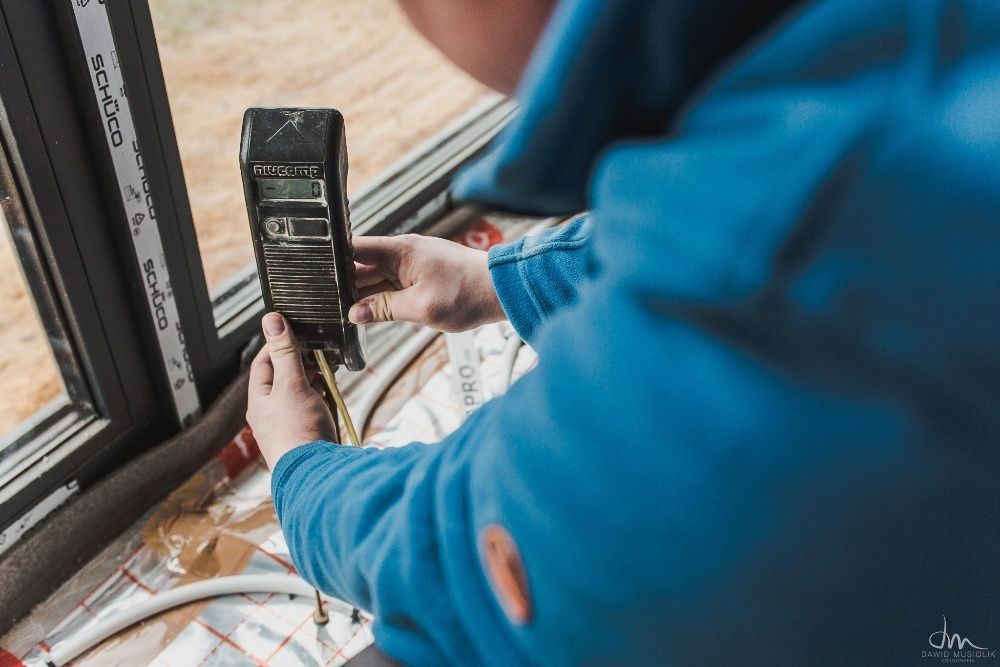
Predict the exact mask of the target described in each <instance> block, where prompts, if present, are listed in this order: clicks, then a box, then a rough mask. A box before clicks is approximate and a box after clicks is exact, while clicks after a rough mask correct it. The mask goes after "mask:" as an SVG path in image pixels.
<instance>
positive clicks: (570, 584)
mask: <svg viewBox="0 0 1000 667" xmlns="http://www.w3.org/2000/svg"><path fill="white" fill-rule="evenodd" d="M551 4H552V3H550V2H544V1H542V0H538V1H533V0H508V1H507V2H504V1H502V0H493V1H488V2H487V1H484V2H473V1H472V0H468V1H460V0H455V1H454V2H444V3H441V2H417V1H416V0H412V1H407V2H405V3H404V8H405V9H407V11H408V12H409V13H410V15H411V17H412V18H413V20H414V23H415V24H416V25H417V26H418V28H420V29H421V31H422V32H424V33H425V34H426V35H427V36H428V37H429V38H430V39H431V40H432V41H434V42H435V43H437V44H439V45H441V46H442V48H443V50H444V52H445V53H446V54H448V55H450V56H451V57H453V58H454V59H455V60H456V61H457V62H459V64H462V65H463V66H465V67H466V68H467V69H468V70H469V71H470V72H472V73H473V74H476V75H477V76H479V77H480V78H481V79H482V80H484V81H486V82H488V83H491V84H492V85H494V86H496V87H497V88H499V89H505V88H512V87H513V86H515V85H516V86H517V91H516V96H517V99H518V100H519V102H520V105H521V106H520V111H519V114H518V116H517V118H516V119H515V120H514V121H513V122H512V123H511V125H510V126H509V127H508V128H507V129H506V130H505V131H504V133H503V134H502V136H501V137H500V138H499V140H498V141H497V142H496V144H495V145H494V146H493V148H492V150H491V151H490V152H489V153H488V154H486V155H485V156H484V157H483V158H482V159H480V160H479V161H478V163H476V164H475V165H473V166H472V167H471V168H470V169H469V170H467V171H466V172H465V173H464V174H462V175H461V177H460V178H459V179H458V181H457V183H456V184H455V189H454V191H455V194H456V196H458V197H460V198H463V199H466V200H469V201H476V202H480V203H483V204H486V205H489V206H493V207H498V208H504V209H510V210H515V211H524V212H531V213H538V214H546V215H551V214H572V213H577V212H581V211H587V214H586V218H577V219H576V220H575V221H573V222H572V223H571V224H569V225H567V226H564V227H562V228H559V229H556V230H553V231H550V232H547V233H545V234H543V235H541V236H539V237H533V238H528V239H525V240H523V241H520V242H518V243H515V244H512V245H506V246H500V247H496V248H494V249H492V250H491V251H490V252H489V254H488V255H486V254H484V253H477V252H476V251H473V250H469V249H465V248H460V247H458V246H455V245H454V244H450V243H448V242H446V241H441V240H436V239H422V238H418V237H400V238H397V239H384V238H383V239H378V238H376V239H358V245H357V255H358V256H357V259H358V261H359V262H360V263H361V264H362V266H361V267H360V270H359V285H360V286H361V289H362V292H363V294H364V299H362V301H361V302H359V303H358V304H356V306H355V307H354V308H353V309H352V311H351V317H352V319H353V320H354V321H357V322H366V321H376V320H383V319H411V320H414V321H419V322H424V323H427V324H430V325H432V326H436V327H438V328H441V329H445V330H456V329H462V328H468V327H471V326H475V325H477V324H481V323H483V322H487V321H491V320H495V319H498V318H500V317H504V316H506V317H509V318H510V320H511V322H512V323H513V324H514V326H515V327H516V329H517V331H518V332H519V333H520V335H521V336H523V337H524V338H525V339H526V340H527V341H528V342H530V343H531V345H532V346H534V347H535V348H536V350H537V352H538V355H539V359H540V362H539V364H538V367H537V369H536V370H534V371H533V372H531V373H529V374H528V375H526V376H525V377H524V378H523V379H522V380H520V381H519V382H518V383H516V384H515V385H514V386H513V387H512V388H511V390H510V391H509V392H508V393H507V394H506V395H505V396H503V397H501V398H498V399H496V400H493V401H491V402H489V403H487V404H486V405H484V406H482V407H481V408H480V409H479V410H477V411H476V412H475V413H473V414H472V415H471V416H470V417H469V419H468V420H467V422H466V423H465V424H464V425H463V426H462V427H461V428H459V429H458V430H457V431H456V432H454V433H453V434H452V435H451V436H449V437H448V438H446V439H445V440H444V441H442V442H440V443H437V444H434V445H430V446H428V445H423V444H413V445H410V446H406V447H402V448H399V449H392V450H386V451H370V450H359V449H353V448H350V447H342V446H340V445H337V444H335V443H334V442H333V440H334V438H335V432H334V430H333V427H332V423H331V418H330V415H329V413H328V412H327V410H326V407H325V405H324V403H323V401H322V399H321V398H320V396H319V395H318V394H316V393H315V392H313V391H312V389H311V388H310V386H309V384H308V382H307V380H306V376H305V374H304V371H303V368H302V365H301V361H300V358H299V356H298V354H297V353H296V348H295V344H294V337H293V335H292V332H290V331H289V330H288V327H287V326H286V325H285V323H284V320H283V319H282V318H281V317H280V316H278V315H275V314H270V315H268V316H266V317H265V319H264V323H263V324H264V329H265V333H266V336H267V339H268V345H267V346H266V347H265V350H264V351H263V352H262V353H261V355H260V356H259V357H258V359H257V360H256V361H255V363H254V366H253V371H252V378H251V387H250V400H249V411H248V419H249V421H250V424H251V426H252V427H253V430H254V433H255V434H256V437H257V440H258V442H259V443H260V446H261V449H262V451H263V453H264V455H265V457H266V458H267V460H268V462H269V463H270V465H271V466H272V468H273V482H272V485H273V486H272V489H273V493H274V503H275V509H276V511H277V514H278V518H279V520H280V522H281V526H282V528H283V530H284V532H285V535H286V537H287V540H288V545H289V549H290V551H291V554H292V556H293V558H294V561H295V564H296V566H297V567H298V568H299V570H300V571H301V573H302V575H303V576H304V577H305V578H306V579H307V580H308V581H310V582H312V583H313V584H315V585H316V586H317V587H319V588H320V589H322V590H324V591H326V592H328V593H330V594H332V595H335V596H337V597H340V598H343V599H344V600H347V601H349V602H351V603H353V604H356V605H358V606H360V607H362V608H364V609H366V610H369V611H370V612H371V613H372V614H373V615H374V618H375V623H374V633H375V641H376V643H377V645H378V646H379V647H380V648H381V649H382V650H383V651H384V652H386V653H387V654H388V655H390V656H392V657H394V658H396V659H397V660H400V661H402V662H405V663H408V664H416V665H428V664H456V665H473V664H490V665H518V664H544V665H568V664H575V665H586V664H595V665H596V664H609V663H611V664H625V665H642V664H724V665H729V664H845V663H851V664H880V665H881V664H930V663H932V662H933V663H937V662H938V661H940V660H941V659H942V658H943V657H944V658H952V659H954V658H956V657H957V658H961V659H965V658H971V659H974V660H975V659H982V660H984V661H989V660H995V656H996V652H997V647H998V645H1000V567H998V564H1000V518H998V517H1000V483H998V476H1000V454H998V452H1000V446H998V443H1000V11H997V8H996V5H994V4H993V3H991V2H981V1H977V0H967V1H959V0H955V1H945V0H913V1H909V2H908V1H904V0H883V1H881V2H871V1H870V0H817V1H815V2H808V3H805V2H803V3H793V2H779V1H774V0H772V1H765V2H755V3H746V2H737V1H736V0H698V1H695V0H615V1H613V2H612V1H611V0H562V1H561V2H559V3H558V4H556V6H555V7H554V9H552V8H551V7H550V5H551ZM550 9H551V16H550V17H549V11H550ZM546 17H548V19H547V23H546ZM449 21H453V23H452V24H450V27H449ZM543 23H545V28H544V31H541V28H540V26H541V25H542V24H543ZM463 26H464V27H463ZM532 26H539V27H538V28H536V29H534V30H533V29H532ZM540 31H541V34H540V36H539V37H538V40H537V45H535V37H536V35H538V34H539V32H540ZM505 45H506V46H505ZM529 53H530V54H531V55H530V60H529V59H528V54H529ZM525 62H527V63H528V64H527V66H526V69H524V73H523V75H522V73H521V72H522V69H523V67H524V63H525ZM945 639H947V641H944V640H945ZM949 650H952V651H960V652H968V654H963V655H961V656H949V655H944V656H942V655H941V652H942V651H944V652H945V653H948V652H949ZM935 651H937V653H935ZM977 651H978V652H979V654H976V655H973V654H975V653H976V652H977ZM991 652H992V653H991Z"/></svg>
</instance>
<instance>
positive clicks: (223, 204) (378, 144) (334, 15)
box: [0, 0, 489, 434]
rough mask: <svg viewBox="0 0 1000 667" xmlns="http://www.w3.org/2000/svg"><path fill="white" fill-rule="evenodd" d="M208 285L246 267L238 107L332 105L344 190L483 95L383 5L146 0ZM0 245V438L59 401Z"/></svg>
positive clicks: (40, 338)
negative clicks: (346, 156)
mask: <svg viewBox="0 0 1000 667" xmlns="http://www.w3.org/2000/svg"><path fill="white" fill-rule="evenodd" d="M150 8H151V11H152V14H153V20H154V24H155V27H156V35H157V45H158V48H159V51H160V58H161V61H162V64H163V71H164V78H165V80H166V84H167V92H168V95H169V98H170V106H171V112H172V114H173V122H174V128H175V131H176V134H177V140H178V145H179V149H180V154H181V162H182V164H183V168H184V175H185V180H186V182H187V186H188V193H189V199H190V203H191V209H192V214H193V217H194V222H195V227H196V230H197V234H198V243H199V246H200V248H201V253H202V260H203V262H204V265H205V274H206V279H207V281H208V285H209V289H212V288H213V287H215V286H217V285H218V284H219V283H220V282H221V281H222V280H224V279H225V278H226V277H228V276H229V275H232V273H233V272H235V271H236V270H238V269H240V268H242V267H243V266H245V265H246V264H247V263H248V262H249V261H250V260H251V259H252V256H253V254H252V249H251V246H250V239H249V236H248V231H247V223H246V210H245V207H244V203H243V191H242V183H241V180H240V173H239V164H238V160H237V157H238V150H239V136H240V125H241V120H242V116H243V111H244V110H245V109H246V108H247V107H249V106H329V107H335V108H337V109H339V110H340V111H341V112H342V113H343V114H344V116H345V118H346V121H347V142H348V149H349V153H350V175H349V184H350V190H351V191H352V192H356V191H357V190H358V189H359V186H362V185H364V184H365V183H366V182H369V181H370V180H371V179H372V178H373V177H374V176H375V175H377V174H378V173H379V172H380V171H382V170H384V169H385V168H387V167H388V166H390V165H391V164H392V163H393V162H395V161H396V160H398V159H399V158H400V157H402V156H403V155H404V154H406V153H407V152H408V151H409V150H411V149H413V148H414V147H416V146H417V145H419V144H420V143H421V142H423V141H424V140H426V139H427V138H429V137H430V136H432V135H433V134H434V133H435V132H436V131H438V130H440V129H441V128H442V127H444V126H445V125H447V124H448V123H449V122H450V121H452V120H453V119H455V118H457V117H458V116H460V115H461V114H462V113H464V112H465V111H467V110H468V109H470V108H471V107H472V106H474V105H475V104H476V103H477V102H478V101H479V100H481V99H484V98H485V97H486V96H487V95H488V94H489V93H488V92H487V91H486V89H484V88H483V87H482V86H480V85H478V84H476V83H475V82H474V81H472V80H471V79H470V78H469V77H467V76H466V75H465V74H463V73H462V72H461V71H459V70H457V69H456V68H455V67H454V66H452V65H451V64H449V63H448V62H447V61H445V60H444V59H443V58H442V57H441V56H440V55H438V54H437V52H436V51H434V49H433V48H431V47H430V46H429V45H428V44H427V43H426V42H424V41H423V40H422V38H421V37H420V36H419V35H417V34H416V33H415V32H414V31H413V30H412V28H410V26H409V25H408V24H407V23H406V20H405V18H404V17H403V16H402V15H401V13H400V11H399V10H398V8H397V7H396V6H395V3H394V2H393V0H297V1H296V2H291V1H290V0H212V2H206V1H204V0H150ZM14 262H15V260H14V255H13V253H12V252H11V251H10V245H9V242H8V240H7V238H6V237H0V299H2V303H3V304H4V305H5V307H6V312H5V317H4V318H3V319H2V320H0V382H2V383H3V390H2V392H0V434H3V433H5V432H7V431H8V430H9V429H10V428H11V427H13V426H15V425H16V424H18V423H19V422H20V421H22V420H23V419H25V418H26V417H28V416H29V415H30V414H31V413H32V412H34V411H35V410H36V409H38V408H39V407H41V406H42V405H44V404H45V403H46V402H48V401H50V400H52V399H53V398H55V397H56V396H58V395H59V393H60V392H61V391H62V384H61V381H60V380H59V375H58V370H57V368H56V366H55V364H54V362H53V361H52V355H51V352H50V351H49V349H48V345H47V343H46V341H45V337H44V334H43V333H42V330H41V327H40V325H39V324H38V320H37V316H36V314H35V312H34V307H33V305H32V302H31V299H30V297H29V296H28V295H27V294H26V293H25V289H24V283H23V279H21V276H20V274H19V272H18V271H17V270H16V269H15V267H14Z"/></svg>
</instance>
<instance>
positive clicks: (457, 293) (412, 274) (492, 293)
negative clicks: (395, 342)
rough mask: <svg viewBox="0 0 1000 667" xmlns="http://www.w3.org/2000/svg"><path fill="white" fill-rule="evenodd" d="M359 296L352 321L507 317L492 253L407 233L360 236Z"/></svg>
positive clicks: (464, 321) (455, 321)
mask: <svg viewBox="0 0 1000 667" xmlns="http://www.w3.org/2000/svg"><path fill="white" fill-rule="evenodd" d="M354 259H355V262H356V268H357V274H358V293H359V294H358V296H359V300H358V302H357V303H356V304H354V306H353V307H352V308H351V310H350V313H349V314H348V317H349V319H350V320H351V322H354V323H355V324H367V323H369V322H388V321H393V320H406V321H408V322H417V323H419V324H423V325H426V326H428V327H431V328H433V329H439V330H441V331H465V330H467V329H472V328H473V327H477V326H479V325H481V324H487V323H489V322H499V321H500V320H502V319H504V317H506V316H505V315H504V312H503V307H502V306H501V305H500V300H499V299H498V298H497V293H496V290H495V289H494V288H493V281H492V279H491V278H490V270H489V267H488V266H487V263H486V253H485V252H483V251H482V250H473V249H472V248H467V247H465V246H463V245H460V244H458V243H454V242H452V241H446V240H444V239H439V238H433V237H430V236H419V235H416V234H404V235H402V236H374V237H364V236H360V237H355V239H354Z"/></svg>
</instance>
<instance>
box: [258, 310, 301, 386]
mask: <svg viewBox="0 0 1000 667" xmlns="http://www.w3.org/2000/svg"><path fill="white" fill-rule="evenodd" d="M261 327H262V328H263V330H264V337H265V338H267V348H268V352H269V355H270V357H271V366H272V367H273V368H274V379H273V381H272V382H271V384H272V385H273V384H279V383H285V384H292V383H295V382H303V383H304V382H305V377H306V371H305V368H304V367H303V365H302V357H301V356H300V355H299V346H298V345H297V344H296V342H295V336H294V334H293V333H292V328H291V327H289V326H288V322H286V321H285V318H284V317H282V316H281V315H279V314H278V313H268V314H267V315H265V316H264V319H263V320H261Z"/></svg>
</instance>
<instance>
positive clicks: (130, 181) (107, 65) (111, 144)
mask: <svg viewBox="0 0 1000 667" xmlns="http://www.w3.org/2000/svg"><path fill="white" fill-rule="evenodd" d="M72 2H73V12H74V15H75V19H76V27H77V31H78V32H79V34H80V42H81V44H82V45H83V51H84V55H85V58H86V65H87V71H88V73H89V75H90V82H91V84H92V85H93V89H94V97H95V101H96V103H97V108H98V112H99V114H100V118H101V124H102V126H103V129H104V136H105V139H106V140H107V144H108V150H109V151H110V152H111V159H112V162H113V164H114V171H115V177H116V179H117V181H118V193H119V195H120V197H121V202H122V206H123V208H124V210H125V217H126V219H127V220H128V224H129V228H130V230H131V235H132V244H133V246H134V247H135V253H136V258H137V259H138V262H139V268H140V269H141V271H142V284H143V287H144V289H145V291H146V301H147V304H148V306H149V313H150V316H151V317H152V319H153V325H154V327H155V329H156V336H157V342H158V343H159V347H160V354H161V357H162V359H163V367H164V369H165V370H166V373H167V379H168V380H169V382H170V391H171V392H172V395H173V399H174V408H175V410H176V413H177V419H178V420H179V421H180V423H181V424H182V425H184V426H187V425H188V424H190V423H191V422H193V421H194V419H195V417H197V416H198V414H199V413H200V411H201V405H200V403H199V401H198V392H197V389H196V387H195V383H194V373H193V372H192V370H191V362H190V360H189V359H188V352H187V346H186V345H185V343H184V332H183V331H182V329H181V323H180V317H179V316H178V312H177V301H176V299H175V298H174V294H173V292H172V291H171V289H170V275H169V272H168V271H167V263H166V258H165V256H164V253H163V241H162V239H161V237H160V230H159V226H158V225H157V222H156V209H155V208H154V207H153V197H152V194H151V193H150V188H149V182H148V181H147V179H146V170H145V168H144V166H143V161H142V150H141V149H140V147H139V140H138V138H137V136H136V132H135V122H134V120H133V117H132V111H131V109H130V108H129V103H128V97H127V96H126V95H125V82H124V79H123V77H122V73H121V69H120V67H119V62H118V51H117V49H116V48H115V41H114V36H113V35H112V33H111V22H110V20H109V19H108V12H107V8H106V7H105V6H104V2H92V1H88V0H72Z"/></svg>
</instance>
